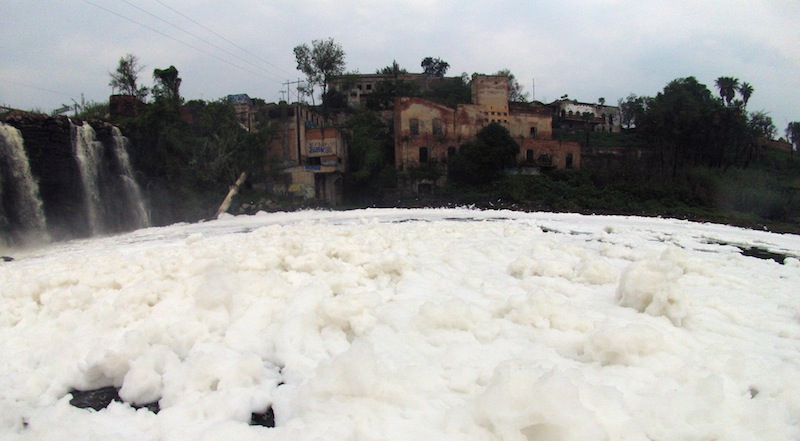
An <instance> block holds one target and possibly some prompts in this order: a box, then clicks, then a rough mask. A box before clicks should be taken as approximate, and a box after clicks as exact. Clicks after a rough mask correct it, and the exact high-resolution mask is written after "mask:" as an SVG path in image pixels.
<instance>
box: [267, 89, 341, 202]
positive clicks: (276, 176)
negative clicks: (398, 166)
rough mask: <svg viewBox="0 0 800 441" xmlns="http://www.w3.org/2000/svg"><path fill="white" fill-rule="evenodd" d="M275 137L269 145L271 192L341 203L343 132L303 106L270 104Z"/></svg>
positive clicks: (268, 161)
mask: <svg viewBox="0 0 800 441" xmlns="http://www.w3.org/2000/svg"><path fill="white" fill-rule="evenodd" d="M268 106H269V107H270V108H269V111H268V115H269V120H270V121H269V122H270V126H272V127H273V129H274V130H275V134H274V136H273V138H272V140H271V141H270V143H269V145H268V146H267V161H266V165H265V170H266V171H267V174H268V176H270V179H269V181H270V182H269V183H268V191H270V192H272V193H275V194H279V195H285V196H292V197H295V198H298V199H302V200H316V201H320V202H325V203H328V204H331V205H337V204H341V203H342V202H343V201H344V195H343V174H344V172H345V171H346V170H347V144H346V142H345V139H344V137H343V136H342V133H341V132H340V131H339V130H338V129H335V128H331V127H325V120H324V118H323V117H322V116H321V115H319V114H318V113H316V112H314V111H313V110H311V109H309V108H308V107H307V106H305V105H302V104H297V103H295V104H292V105H288V104H285V103H282V104H279V105H274V104H273V105H268Z"/></svg>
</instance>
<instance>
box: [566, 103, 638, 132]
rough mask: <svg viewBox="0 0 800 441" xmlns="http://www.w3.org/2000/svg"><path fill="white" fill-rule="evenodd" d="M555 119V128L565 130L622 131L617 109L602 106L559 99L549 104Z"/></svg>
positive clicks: (620, 116)
mask: <svg viewBox="0 0 800 441" xmlns="http://www.w3.org/2000/svg"><path fill="white" fill-rule="evenodd" d="M550 106H551V107H552V108H553V112H554V117H555V125H554V126H555V127H558V128H560V129H566V130H585V128H586V126H587V124H588V125H589V126H590V128H591V130H592V131H595V132H609V133H619V132H621V131H622V113H621V112H620V110H619V107H616V106H606V105H603V104H599V103H596V104H592V103H581V102H578V101H577V100H568V99H561V100H558V101H554V102H553V103H551V104H550Z"/></svg>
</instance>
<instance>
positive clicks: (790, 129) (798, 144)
mask: <svg viewBox="0 0 800 441" xmlns="http://www.w3.org/2000/svg"><path fill="white" fill-rule="evenodd" d="M786 139H788V140H789V142H791V143H792V146H793V147H792V154H794V151H795V150H797V149H798V148H800V122H798V121H792V122H790V123H789V125H787V126H786Z"/></svg>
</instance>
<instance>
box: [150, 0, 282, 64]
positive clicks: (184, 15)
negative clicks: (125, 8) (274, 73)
mask: <svg viewBox="0 0 800 441" xmlns="http://www.w3.org/2000/svg"><path fill="white" fill-rule="evenodd" d="M156 2H158V3H160V4H161V5H162V6H164V7H165V8H167V9H169V10H170V11H172V12H174V13H176V14H178V15H180V16H181V17H183V18H185V19H187V20H189V21H190V22H192V23H194V24H196V25H197V26H200V27H201V28H203V29H205V30H206V31H208V32H210V33H212V34H214V35H216V36H217V37H219V38H220V39H222V40H225V41H226V42H228V43H230V44H231V45H233V46H235V47H237V48H238V49H239V50H241V51H242V52H244V53H246V54H247V55H250V56H251V57H253V58H255V59H257V60H259V61H261V62H262V63H265V64H267V65H268V66H272V67H274V68H275V69H278V70H279V71H281V72H283V73H286V74H288V75H294V74H295V73H294V72H289V71H287V70H285V69H283V68H281V67H278V66H276V65H274V64H272V63H270V62H269V61H267V60H265V59H263V58H261V57H259V56H258V55H256V54H254V53H252V52H250V51H249V50H247V49H245V48H243V47H242V46H239V45H238V44H236V43H235V42H233V41H231V40H229V39H227V38H225V37H224V36H222V35H220V34H218V33H217V32H214V31H213V30H211V29H209V28H208V27H206V26H204V25H203V24H201V23H199V22H197V21H196V20H194V19H192V18H191V17H189V16H187V15H186V14H183V13H182V12H180V11H178V10H177V9H175V8H173V7H171V6H169V5H167V4H166V3H164V2H162V1H161V0H156Z"/></svg>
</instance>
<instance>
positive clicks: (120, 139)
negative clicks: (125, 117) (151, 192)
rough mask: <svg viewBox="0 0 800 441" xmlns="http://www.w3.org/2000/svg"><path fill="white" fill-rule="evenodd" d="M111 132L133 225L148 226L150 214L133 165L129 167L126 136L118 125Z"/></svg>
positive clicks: (136, 226) (137, 226)
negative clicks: (135, 176)
mask: <svg viewBox="0 0 800 441" xmlns="http://www.w3.org/2000/svg"><path fill="white" fill-rule="evenodd" d="M111 133H112V134H113V136H114V154H115V156H116V158H117V163H118V164H119V170H120V178H121V179H122V183H123V186H124V189H125V197H126V199H127V201H128V206H129V207H130V210H131V211H132V216H133V217H134V219H133V220H134V222H133V224H134V227H135V228H144V227H149V226H150V216H149V214H148V212H147V206H146V205H145V202H144V198H143V197H142V191H141V189H140V188H139V184H137V183H136V179H135V178H134V174H133V167H131V160H130V157H129V156H128V138H126V137H124V136H122V132H121V131H120V130H119V128H118V127H116V126H114V127H112V128H111Z"/></svg>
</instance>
